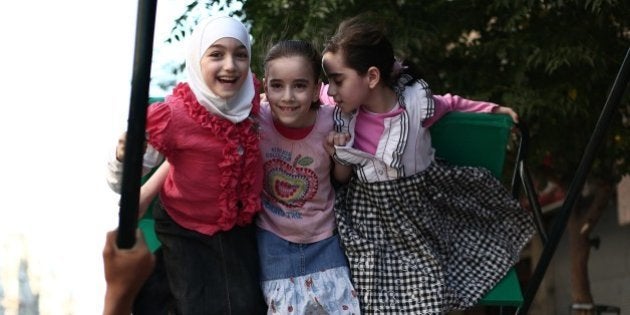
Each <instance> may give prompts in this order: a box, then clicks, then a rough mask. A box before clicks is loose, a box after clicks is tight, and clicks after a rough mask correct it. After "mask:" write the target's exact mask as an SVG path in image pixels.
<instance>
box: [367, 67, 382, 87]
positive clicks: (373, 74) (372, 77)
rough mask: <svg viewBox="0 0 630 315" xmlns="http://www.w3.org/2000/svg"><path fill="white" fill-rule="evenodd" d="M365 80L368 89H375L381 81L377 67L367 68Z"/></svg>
mask: <svg viewBox="0 0 630 315" xmlns="http://www.w3.org/2000/svg"><path fill="white" fill-rule="evenodd" d="M367 80H368V86H369V87H370V89H373V88H375V87H376V86H377V85H378V83H379V82H380V81H381V71H380V70H378V68H377V67H374V66H372V67H369V68H368V70H367Z"/></svg>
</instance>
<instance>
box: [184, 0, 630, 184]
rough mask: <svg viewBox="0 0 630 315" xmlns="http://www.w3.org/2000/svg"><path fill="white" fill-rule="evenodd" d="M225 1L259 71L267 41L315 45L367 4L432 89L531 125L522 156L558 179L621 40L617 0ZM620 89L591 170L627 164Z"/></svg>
mask: <svg viewBox="0 0 630 315" xmlns="http://www.w3.org/2000/svg"><path fill="white" fill-rule="evenodd" d="M232 2H233V3H236V2H239V3H242V8H241V9H240V10H238V11H236V12H234V14H235V15H236V16H238V17H240V18H241V19H242V20H243V21H245V22H246V23H248V24H249V25H251V34H252V36H253V38H254V48H253V49H254V51H253V55H254V56H253V58H252V67H253V69H254V70H255V72H256V73H258V74H259V76H261V75H262V73H263V72H262V68H261V64H262V58H263V57H264V52H265V51H266V50H267V48H268V45H269V44H270V43H273V42H275V41H277V40H279V39H285V38H294V39H307V40H311V41H312V42H314V43H315V44H316V45H318V46H320V47H321V45H322V44H323V43H324V42H325V41H326V39H327V38H328V37H329V36H330V35H332V34H333V32H334V30H335V28H336V27H337V25H338V24H339V22H340V21H341V20H343V19H344V18H347V17H350V16H354V15H356V14H359V13H363V12H372V13H374V14H376V15H377V16H378V19H379V21H380V22H381V24H382V25H383V26H384V27H385V28H386V29H387V31H388V33H389V35H390V39H391V40H392V42H393V43H394V46H395V47H396V49H397V51H396V53H397V54H398V56H399V57H401V58H403V59H407V60H410V61H412V62H414V63H415V64H416V65H418V66H419V67H420V69H421V70H422V73H423V75H424V77H425V79H426V81H427V82H428V83H429V84H430V85H431V87H432V89H433V91H434V93H436V94H443V93H453V94H458V95H461V96H464V97H467V98H472V99H480V100H489V101H493V102H496V103H499V104H502V105H505V106H510V107H513V108H514V109H515V110H517V112H519V113H520V115H521V117H522V118H523V120H524V121H526V122H527V123H528V126H529V129H530V133H531V137H532V139H531V142H532V147H531V148H530V161H531V163H533V164H534V166H536V165H542V161H543V160H544V159H549V157H551V159H552V160H553V168H552V169H551V172H553V173H554V175H556V176H558V177H560V178H564V179H565V180H570V179H571V178H572V176H573V174H574V172H575V169H576V167H577V164H578V162H579V160H580V158H581V157H582V153H583V151H584V149H585V147H586V144H587V142H588V140H589V137H590V135H591V133H592V131H593V129H594V127H595V124H596V121H597V119H598V117H599V114H600V112H601V109H602V107H603V105H604V102H605V101H606V98H607V95H608V93H609V90H610V88H611V85H612V83H613V81H614V79H615V77H616V75H617V72H618V69H619V66H620V64H621V61H622V60H623V57H624V55H625V54H626V52H627V50H628V49H629V48H630V2H628V1H626V0H582V1H580V0H549V1H547V0H528V1H509V0H491V1H480V0H471V1H443V0H425V1H406V0H389V1H386V0H381V1H359V0H355V1H347V0H317V1H315V0H265V1H257V0H250V1H246V0H242V1H232ZM194 3H197V2H196V1H195V2H194ZM206 3H207V4H210V5H216V4H218V3H219V1H218V0H212V1H211V0H207V1H206ZM176 23H178V22H177V21H176ZM179 25H181V24H179ZM180 29H181V28H180V27H175V28H174V32H173V33H174V34H178V33H177V32H178V31H179V30H180ZM179 35H183V34H179ZM628 94H630V92H628V91H627V92H626V93H625V97H624V99H623V102H622V104H621V106H620V108H621V109H623V110H620V113H619V114H617V115H615V117H614V120H613V123H612V125H611V126H610V128H609V130H608V132H607V136H606V140H605V141H604V143H603V144H602V146H601V147H600V152H599V154H598V157H597V158H598V160H597V161H596V163H595V164H594V166H593V170H592V174H593V175H595V176H596V177H600V178H606V179H609V180H616V179H617V178H618V176H619V175H620V174H626V173H629V172H630V164H629V162H630V161H628V160H627V159H626V157H628V156H630V129H629V128H628V124H627V123H626V125H625V126H624V124H623V123H622V120H623V119H625V120H626V121H627V120H628V115H629V114H630V101H629V100H630V97H629V96H628Z"/></svg>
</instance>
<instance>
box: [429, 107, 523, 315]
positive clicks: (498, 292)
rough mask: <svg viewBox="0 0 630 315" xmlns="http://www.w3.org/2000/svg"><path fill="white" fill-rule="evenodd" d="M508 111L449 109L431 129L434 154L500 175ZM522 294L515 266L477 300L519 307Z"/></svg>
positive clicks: (509, 121) (509, 126)
mask: <svg viewBox="0 0 630 315" xmlns="http://www.w3.org/2000/svg"><path fill="white" fill-rule="evenodd" d="M513 126H514V124H513V122H512V119H511V118H510V117H509V116H507V115H493V114H479V113H462V112H452V113H449V114H447V115H446V116H444V117H443V118H441V119H440V120H439V121H438V122H437V123H435V124H434V125H433V126H432V127H431V129H430V131H431V138H432V143H433V147H434V148H435V149H436V156H439V157H442V158H444V159H446V160H447V161H449V162H450V163H453V164H456V165H469V166H483V167H485V168H487V169H488V170H490V171H491V172H492V174H494V176H496V177H497V178H501V176H502V174H503V168H504V164H505V158H506V149H507V145H508V141H509V138H510V132H511V130H512V127H513ZM522 303H523V294H522V291H521V287H520V283H519V280H518V277H517V275H516V271H515V270H514V268H511V269H510V271H509V272H508V273H507V275H506V276H505V277H504V278H503V279H502V280H501V281H500V282H499V283H498V284H497V285H496V286H495V287H494V288H493V289H492V290H491V291H490V292H488V293H487V294H486V295H485V296H484V297H483V299H482V300H481V301H480V302H479V304H480V305H492V306H509V307H519V306H521V304H522Z"/></svg>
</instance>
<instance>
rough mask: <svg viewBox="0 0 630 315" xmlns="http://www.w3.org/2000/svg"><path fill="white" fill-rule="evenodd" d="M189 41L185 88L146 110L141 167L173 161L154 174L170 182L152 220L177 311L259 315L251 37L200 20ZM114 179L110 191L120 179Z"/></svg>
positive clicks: (228, 23) (216, 20)
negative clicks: (162, 159)
mask: <svg viewBox="0 0 630 315" xmlns="http://www.w3.org/2000/svg"><path fill="white" fill-rule="evenodd" d="M189 40H190V43H189V47H188V54H187V57H186V70H187V72H188V78H189V80H188V82H187V83H180V84H178V85H177V86H176V87H175V88H174V89H173V92H172V94H171V95H169V96H167V97H166V99H165V100H164V102H158V103H154V104H151V105H150V106H149V108H148V113H147V135H148V143H149V148H148V149H147V153H146V154H145V163H144V166H145V167H146V168H147V169H149V168H151V167H152V166H155V163H156V161H159V158H156V156H160V155H162V156H164V157H165V158H166V160H167V161H168V164H170V167H168V164H167V163H165V164H166V166H163V167H162V168H160V170H158V173H161V174H162V175H160V176H162V179H163V177H164V174H165V176H166V180H165V181H164V184H163V185H161V188H160V192H159V202H158V203H157V206H155V207H154V208H153V216H154V218H155V230H156V233H157V236H158V239H159V241H160V242H161V245H162V249H163V253H164V262H165V268H166V273H167V276H168V280H169V284H170V287H171V290H172V293H173V296H174V298H175V304H176V308H177V311H176V313H177V314H259V313H264V312H265V310H266V307H265V303H264V301H263V298H262V294H261V291H260V286H259V278H258V254H257V249H256V239H255V231H254V229H253V225H251V223H252V219H253V217H254V215H255V214H256V213H257V212H258V211H259V210H260V204H261V203H260V193H261V189H262V175H263V174H262V163H261V156H260V150H259V147H258V144H259V134H258V128H257V124H256V119H255V118H256V116H257V114H258V108H259V102H260V100H259V97H258V93H257V91H256V90H257V87H256V86H255V85H257V84H258V81H257V80H256V79H255V78H254V76H253V75H252V72H251V70H250V56H251V47H250V41H249V34H248V32H247V29H246V28H245V26H244V25H243V24H242V23H241V22H240V21H238V20H236V19H234V18H232V17H227V16H221V17H212V18H208V19H206V20H204V21H201V22H200V23H199V24H198V26H197V27H196V29H195V30H194V32H193V33H192V35H191V37H190V39H189ZM153 150H156V151H157V152H159V154H155V153H153V154H152V153H151V151H153ZM117 155H118V154H117ZM151 155H152V156H153V159H151V158H149V156H151ZM117 160H118V161H122V156H117ZM116 163H120V162H114V164H116ZM152 163H153V165H152ZM163 165H164V164H163ZM110 169H112V168H111V164H110ZM110 175H113V176H110V179H111V178H113V179H114V180H110V184H111V186H112V188H114V189H116V188H117V183H118V181H119V179H120V176H118V175H117V174H115V172H113V173H112V174H110ZM160 176H156V178H158V177H160ZM156 182H160V183H161V180H157V181H156ZM145 188H146V187H143V191H144V190H145ZM141 199H142V200H149V199H150V196H148V195H147V194H146V193H143V196H142V197H141ZM140 208H141V212H143V210H144V208H145V207H144V206H142V205H141V207H140Z"/></svg>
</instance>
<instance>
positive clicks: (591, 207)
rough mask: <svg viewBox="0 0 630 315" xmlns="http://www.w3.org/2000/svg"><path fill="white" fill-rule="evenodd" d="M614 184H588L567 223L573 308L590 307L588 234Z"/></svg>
mask: <svg viewBox="0 0 630 315" xmlns="http://www.w3.org/2000/svg"><path fill="white" fill-rule="evenodd" d="M613 187H614V184H613V183H611V182H608V181H603V180H597V181H591V182H589V183H587V184H586V185H585V189H584V191H583V192H582V195H581V196H580V198H578V202H577V203H576V205H575V208H574V209H573V211H572V212H571V217H570V218H569V222H568V226H567V229H568V233H569V234H568V237H569V254H570V258H571V275H570V279H571V299H572V302H573V303H574V304H585V305H589V304H590V305H592V304H593V296H592V294H591V288H590V282H589V277H588V258H589V255H590V250H591V241H590V234H591V231H592V230H593V228H594V227H595V225H596V224H597V222H598V221H599V218H600V217H601V215H602V213H603V212H604V210H605V209H606V206H607V205H608V202H609V201H610V200H611V198H612V196H613ZM572 314H579V315H590V314H595V312H594V310H574V311H573V313H572Z"/></svg>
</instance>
